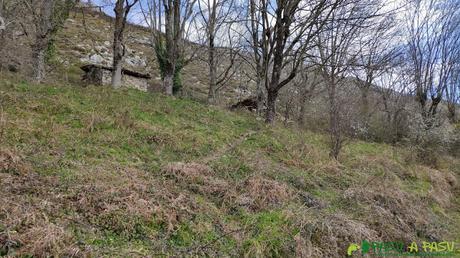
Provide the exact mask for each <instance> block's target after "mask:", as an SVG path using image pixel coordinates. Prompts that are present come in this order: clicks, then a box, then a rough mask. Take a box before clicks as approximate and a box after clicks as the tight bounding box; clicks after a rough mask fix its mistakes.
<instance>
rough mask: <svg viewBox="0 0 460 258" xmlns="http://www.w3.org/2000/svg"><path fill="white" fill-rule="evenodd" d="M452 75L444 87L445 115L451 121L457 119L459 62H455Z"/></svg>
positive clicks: (459, 88) (459, 84)
mask: <svg viewBox="0 0 460 258" xmlns="http://www.w3.org/2000/svg"><path fill="white" fill-rule="evenodd" d="M453 70H454V71H453V72H452V76H451V77H450V79H449V83H448V85H447V88H446V99H447V111H448V113H447V116H448V118H449V120H450V121H451V122H452V123H455V122H456V119H457V117H456V116H457V107H458V105H460V62H459V63H456V64H455V67H454V68H453Z"/></svg>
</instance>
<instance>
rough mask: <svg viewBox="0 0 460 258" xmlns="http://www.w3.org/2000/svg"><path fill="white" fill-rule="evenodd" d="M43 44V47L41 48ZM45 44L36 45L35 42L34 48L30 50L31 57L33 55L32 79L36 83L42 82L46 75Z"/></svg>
mask: <svg viewBox="0 0 460 258" xmlns="http://www.w3.org/2000/svg"><path fill="white" fill-rule="evenodd" d="M37 41H41V39H37ZM43 44H45V46H43ZM46 45H47V44H46V43H45V42H41V43H38V42H36V43H35V44H34V47H33V48H32V55H33V60H34V62H33V68H32V69H33V73H34V77H33V79H34V80H35V81H36V82H42V81H43V79H45V75H46V70H45V68H46V64H45V55H46Z"/></svg>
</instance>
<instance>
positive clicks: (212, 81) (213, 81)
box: [208, 28, 217, 104]
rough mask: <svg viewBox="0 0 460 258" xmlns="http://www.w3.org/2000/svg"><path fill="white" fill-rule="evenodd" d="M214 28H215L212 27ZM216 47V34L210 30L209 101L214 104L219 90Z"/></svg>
mask: <svg viewBox="0 0 460 258" xmlns="http://www.w3.org/2000/svg"><path fill="white" fill-rule="evenodd" d="M212 30H214V29H213V28H212ZM215 52H216V49H215V47H214V34H213V33H212V32H209V49H208V63H209V92H208V102H209V103H210V104H213V103H214V102H215V100H216V93H217V92H216V91H217V78H216V76H217V75H216V60H215Z"/></svg>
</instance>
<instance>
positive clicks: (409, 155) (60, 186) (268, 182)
mask: <svg viewBox="0 0 460 258" xmlns="http://www.w3.org/2000/svg"><path fill="white" fill-rule="evenodd" d="M0 99H1V102H0V103H1V109H0V111H1V113H0V114H1V115H0V142H1V144H0V203H1V204H2V205H1V207H0V254H1V255H5V254H7V255H10V256H21V255H26V256H27V255H32V256H39V257H41V256H56V257H62V256H77V257H84V256H86V257H87V256H97V257H104V256H106V257H133V256H139V257H145V256H161V255H165V256H168V255H172V256H204V255H207V256H238V257H241V256H247V257H265V256H269V257H291V256H298V257H343V256H345V255H346V249H347V247H348V245H349V244H351V243H360V242H361V241H362V240H368V241H372V240H374V241H403V242H405V243H411V242H413V241H424V240H426V241H438V242H439V241H456V242H460V231H459V227H458V225H460V194H459V193H460V190H459V182H460V181H459V180H460V160H459V159H458V158H453V157H449V156H442V157H440V158H439V162H437V163H436V164H434V165H433V167H429V166H426V165H423V164H422V163H421V162H420V161H419V160H418V159H417V157H416V154H415V153H414V151H413V150H412V149H411V148H409V147H396V146H390V145H386V144H378V143H369V142H363V141H358V140H351V141H350V142H349V143H348V144H347V145H346V146H345V147H344V150H343V154H342V155H341V156H340V158H339V162H336V161H332V160H331V159H330V158H329V157H328V147H327V141H328V139H327V137H326V136H325V135H322V134H317V133H312V132H309V131H303V130H295V129H289V128H283V127H280V126H276V125H275V126H273V127H268V126H266V125H265V124H263V123H262V122H259V121H258V120H257V119H256V118H255V117H254V116H253V115H251V114H248V113H244V112H240V113H233V112H229V111H226V110H222V109H219V108H217V107H209V106H206V105H202V104H200V103H198V102H196V101H192V100H189V99H186V98H171V97H165V96H163V95H160V94H154V93H144V92H140V91H137V90H133V89H123V90H112V89H110V88H108V87H94V86H90V87H86V88H81V87H72V86H65V85H61V84H55V85H35V84H30V83H27V82H24V81H22V80H21V79H20V78H16V77H14V76H13V75H11V76H10V75H2V79H1V80H0Z"/></svg>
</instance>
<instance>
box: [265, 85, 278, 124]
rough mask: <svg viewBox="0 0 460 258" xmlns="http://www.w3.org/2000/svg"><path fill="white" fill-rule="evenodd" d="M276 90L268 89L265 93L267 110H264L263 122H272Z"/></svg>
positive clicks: (276, 95)
mask: <svg viewBox="0 0 460 258" xmlns="http://www.w3.org/2000/svg"><path fill="white" fill-rule="evenodd" d="M277 98H278V91H269V92H268V94H267V110H266V112H265V122H266V123H268V124H273V122H274V121H275V116H276V99H277Z"/></svg>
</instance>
